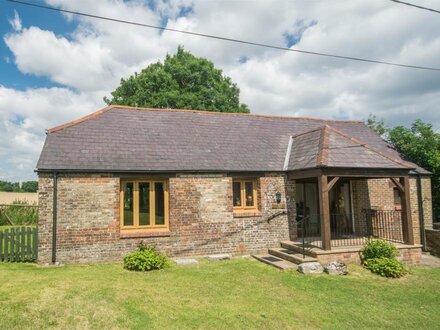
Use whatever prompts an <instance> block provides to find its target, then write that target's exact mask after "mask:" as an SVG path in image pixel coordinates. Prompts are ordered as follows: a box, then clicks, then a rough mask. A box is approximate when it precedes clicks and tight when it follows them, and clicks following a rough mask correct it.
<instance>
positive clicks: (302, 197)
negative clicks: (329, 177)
mask: <svg viewBox="0 0 440 330" xmlns="http://www.w3.org/2000/svg"><path fill="white" fill-rule="evenodd" d="M296 214H297V216H298V220H300V219H302V218H304V217H308V218H307V219H306V220H305V224H307V225H306V226H307V228H305V229H306V230H305V231H306V233H305V234H306V235H307V236H319V235H320V232H321V230H320V229H321V228H320V221H319V200H318V184H317V183H314V182H306V183H297V184H296Z"/></svg>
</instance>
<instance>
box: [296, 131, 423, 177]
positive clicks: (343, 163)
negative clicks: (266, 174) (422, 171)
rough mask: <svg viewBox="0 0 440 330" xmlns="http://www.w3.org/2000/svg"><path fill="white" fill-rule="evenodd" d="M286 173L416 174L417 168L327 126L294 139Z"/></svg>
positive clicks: (301, 134)
mask: <svg viewBox="0 0 440 330" xmlns="http://www.w3.org/2000/svg"><path fill="white" fill-rule="evenodd" d="M291 144H292V147H291V151H290V155H289V157H288V158H289V159H288V164H287V170H290V171H294V170H304V169H312V168H322V167H326V168H351V169H356V168H371V169H398V170H401V169H404V170H413V169H415V168H416V166H415V165H414V164H411V163H408V162H405V161H403V160H402V159H401V158H400V157H397V156H392V155H390V154H387V153H384V152H382V151H380V150H378V149H376V148H374V147H372V146H370V145H369V144H367V143H365V142H363V141H360V140H359V139H357V138H355V137H353V136H350V135H348V134H346V133H344V132H342V131H340V130H338V129H336V128H334V127H331V126H329V125H324V126H321V127H318V128H315V129H312V130H309V131H306V132H303V133H300V134H297V135H294V136H292V141H291Z"/></svg>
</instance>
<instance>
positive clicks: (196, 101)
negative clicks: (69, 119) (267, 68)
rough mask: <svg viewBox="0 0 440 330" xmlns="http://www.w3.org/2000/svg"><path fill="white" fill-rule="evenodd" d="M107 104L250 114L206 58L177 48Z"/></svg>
mask: <svg viewBox="0 0 440 330" xmlns="http://www.w3.org/2000/svg"><path fill="white" fill-rule="evenodd" d="M111 95H112V97H111V98H110V99H109V98H107V97H104V101H105V102H106V103H107V104H109V105H110V104H118V105H129V106H138V107H151V108H175V109H197V110H206V111H218V112H243V113H249V108H248V106H247V105H246V104H242V103H240V100H239V95H240V90H239V88H238V87H237V85H236V84H234V83H232V81H231V79H230V78H229V77H226V76H224V75H223V73H222V70H219V69H216V68H215V67H214V64H213V63H212V62H210V61H208V60H207V59H205V58H198V57H195V56H194V55H192V54H191V53H190V52H187V51H185V50H184V49H183V47H178V49H177V53H176V54H175V55H172V56H171V55H167V56H166V58H165V61H164V62H163V63H161V62H157V63H154V64H151V65H149V66H148V67H146V68H145V69H143V70H142V71H141V72H140V73H137V72H136V73H135V74H134V75H133V76H131V77H129V78H128V79H121V84H120V85H119V87H117V88H116V89H115V90H114V91H113V92H112V93H111Z"/></svg>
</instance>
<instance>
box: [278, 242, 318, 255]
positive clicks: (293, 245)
mask: <svg viewBox="0 0 440 330" xmlns="http://www.w3.org/2000/svg"><path fill="white" fill-rule="evenodd" d="M280 245H281V247H282V248H283V249H286V250H293V251H295V252H297V253H300V254H301V255H302V252H303V249H302V244H301V243H300V242H292V241H284V242H280ZM305 248H306V250H305V253H304V254H305V255H306V256H309V257H312V258H316V256H317V254H316V252H314V251H313V250H314V249H316V247H313V246H308V245H306V246H305Z"/></svg>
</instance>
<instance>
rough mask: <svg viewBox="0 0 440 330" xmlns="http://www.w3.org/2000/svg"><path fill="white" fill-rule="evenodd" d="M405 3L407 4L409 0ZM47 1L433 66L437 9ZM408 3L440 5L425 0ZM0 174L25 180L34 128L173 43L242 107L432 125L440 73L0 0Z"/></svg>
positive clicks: (60, 119)
mask: <svg viewBox="0 0 440 330" xmlns="http://www.w3.org/2000/svg"><path fill="white" fill-rule="evenodd" d="M414 1H416V0H414ZM35 2H39V3H43V4H47V5H50V6H54V7H57V8H62V9H67V10H73V11H81V12H86V13H90V14H96V15H101V16H108V17H112V18H117V19H125V20H130V21H136V22H142V23H146V24H151V25H160V26H164V27H169V28H176V29H183V30H187V31H194V32H200V33H207V34H213V35H219V36H224V37H228V38H236V39H243V40H248V41H253V42H259V43H267V44H272V45H278V46H282V47H291V48H295V49H301V50H309V51H316V52H325V53H333V54H338V55H345V56H354V57H365V58H370V59H376V60H382V61H389V62H399V63H405V64H413V65H421V66H430V67H440V33H439V31H440V15H439V14H435V13H432V12H429V11H424V10H420V9H416V8H412V7H408V6H403V5H401V4H397V3H394V2H391V1H389V0H372V1H361V0H354V1H353V0H338V1H326V0H310V1H305V0H273V1H266V0H261V1H259V0H248V1H244V0H243V1H232V0H229V1H220V0H200V1H198V0H194V1H193V0H157V1H154V0H145V1H142V0H133V1H119V0H99V1H88V0H76V1H69V0H46V1H43V0H40V1H35ZM416 2H417V4H419V5H424V6H427V7H431V8H436V9H440V8H439V7H440V5H439V3H438V1H436V0H418V1H416ZM0 34H1V41H0V180H10V181H25V180H33V179H36V174H35V173H34V170H35V167H36V163H37V161H38V157H39V153H40V151H41V148H42V146H43V143H44V139H45V130H46V129H48V128H51V127H54V126H57V125H60V124H63V123H65V122H68V121H71V120H74V119H77V118H80V117H82V116H84V115H87V114H89V113H91V112H94V111H96V110H99V109H101V108H103V107H105V103H104V102H103V97H104V96H110V92H111V91H113V90H114V89H115V88H116V87H117V86H118V85H119V82H120V79H121V78H122V77H129V76H130V75H132V74H134V73H135V72H139V71H141V70H142V68H145V67H146V66H148V65H149V64H151V63H155V62H157V61H159V60H163V59H164V57H165V55H166V54H173V53H175V52H176V49H177V47H178V46H179V45H183V46H184V48H185V49H186V50H189V51H190V52H192V53H193V54H194V55H195V56H198V57H205V58H208V59H209V60H211V61H213V62H214V64H215V66H216V67H218V68H220V69H222V70H223V72H224V74H225V75H227V76H230V77H231V78H232V80H233V81H234V82H235V83H237V84H238V86H239V88H240V91H241V93H240V100H241V102H243V103H246V104H248V105H249V107H250V110H251V113H254V114H273V115H284V116H306V117H323V118H332V119H366V118H367V117H368V116H369V114H370V113H372V114H374V115H376V116H377V117H378V118H383V119H384V120H385V122H386V124H387V125H388V126H396V125H406V126H409V125H410V124H411V123H412V122H413V121H414V120H415V119H417V118H421V119H422V120H424V121H425V122H429V123H431V124H433V126H434V128H435V129H436V130H437V131H439V128H440V107H439V103H440V72H435V71H425V70H414V69H404V68H397V67H391V66H383V65H376V64H370V63H360V62H352V61H345V60H339V59H332V58H327V57H318V56H310V55H304V54H299V53H293V52H286V51H279V50H273V49H267V48H260V47H255V46H249V45H240V44H236V43H231V42H225V41H219V40H211V39H204V38H200V37H195V36H189V35H182V34H177V33H173V32H167V31H165V32H163V31H158V30H152V29H148V28H144V27H136V26H130V25H124V24H119V23H114V22H108V21H102V20H97V19H93V18H87V17H81V16H74V15H71V14H62V13H59V12H53V11H47V10H42V9H38V8H32V7H26V6H23V5H18V4H12V3H9V2H6V1H3V0H0Z"/></svg>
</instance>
